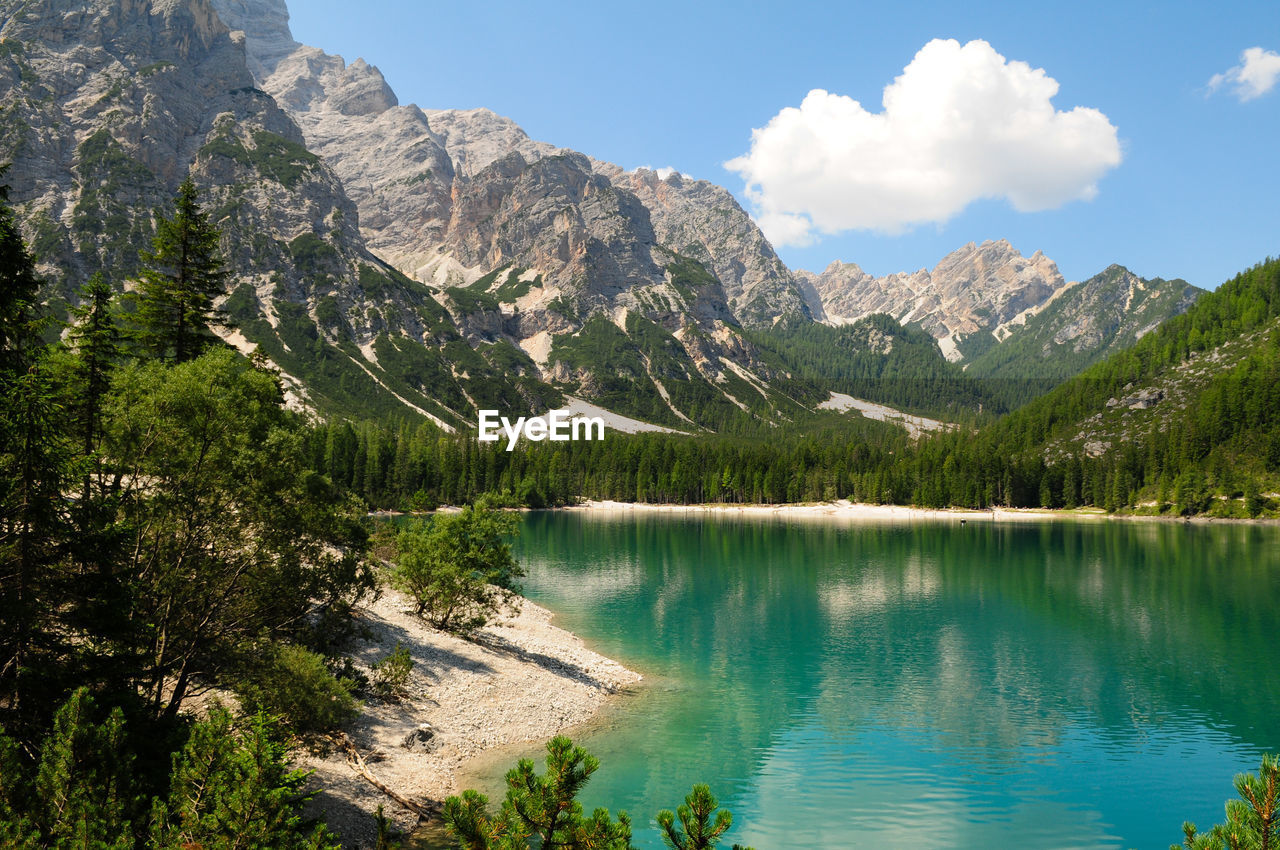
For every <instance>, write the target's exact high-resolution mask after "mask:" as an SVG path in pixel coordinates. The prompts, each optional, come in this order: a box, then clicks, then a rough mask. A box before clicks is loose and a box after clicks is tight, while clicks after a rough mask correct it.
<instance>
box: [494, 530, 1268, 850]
mask: <svg viewBox="0 0 1280 850" xmlns="http://www.w3.org/2000/svg"><path fill="white" fill-rule="evenodd" d="M1278 532H1280V530H1277V529H1274V528H1253V527H1247V526H1221V527H1202V526H1193V527H1185V526H1181V525H1172V524H1138V523H1118V522H1117V523H1065V522H1062V523H1046V524H1039V525H1010V526H993V525H990V524H977V523H970V524H968V525H967V526H965V527H961V526H959V525H958V524H957V525H952V524H949V523H932V524H915V525H868V524H863V525H853V524H837V523H832V522H824V523H816V522H815V523H805V522H794V521H792V522H785V521H770V520H763V521H762V520H750V519H742V518H737V517H714V516H699V517H671V516H658V515H645V514H639V515H622V516H613V517H600V516H587V515H583V514H534V515H531V516H530V517H529V518H528V519H527V521H526V523H525V527H524V531H523V535H522V537H521V539H520V541H519V544H518V548H519V550H520V555H521V558H522V560H523V562H524V563H525V565H526V567H527V568H528V570H529V578H528V580H527V582H526V589H527V593H528V595H529V596H530V597H532V598H533V599H535V600H537V601H539V602H540V603H542V604H545V605H547V606H548V607H550V608H551V609H553V610H555V611H557V612H558V613H559V614H560V616H559V619H558V621H557V622H559V623H560V624H561V625H563V626H565V627H566V628H569V629H572V630H574V631H576V632H578V633H579V634H581V635H582V636H583V637H585V638H586V639H587V640H588V641H589V642H591V643H592V644H593V645H594V647H595V648H597V649H599V650H600V651H602V652H604V653H605V654H607V655H611V656H612V657H614V658H617V659H619V660H621V661H623V662H624V663H628V664H630V665H631V666H633V667H635V668H637V669H639V670H641V671H647V672H653V673H658V674H660V676H659V677H651V681H650V683H649V684H648V686H647V687H645V688H643V689H642V691H641V693H640V694H639V695H637V696H635V697H630V698H628V699H627V700H626V701H625V702H624V703H623V704H622V705H620V706H619V707H618V708H617V710H616V711H615V712H613V715H612V716H610V717H607V718H606V719H605V721H604V722H602V723H601V724H598V725H597V727H596V728H593V729H591V730H583V731H580V732H579V733H577V734H575V736H574V737H575V739H576V740H578V741H579V742H580V743H583V744H584V745H585V746H586V747H587V748H588V749H589V750H590V751H591V752H592V753H594V754H595V755H597V756H598V757H599V758H600V760H601V763H602V767H601V769H600V771H599V772H598V773H597V774H596V776H595V777H594V778H593V780H592V782H591V784H590V785H589V786H588V788H587V791H586V793H585V794H584V798H583V802H584V805H585V806H586V807H587V809H588V810H590V809H591V808H592V807H594V806H597V805H606V806H609V807H610V808H612V809H614V810H617V809H620V808H621V809H626V810H628V811H629V812H631V813H632V815H633V818H634V820H635V823H636V826H637V840H636V844H637V846H639V847H644V848H649V847H653V848H656V847H659V846H661V845H660V842H659V841H658V838H657V834H656V831H655V829H654V825H653V822H652V817H653V815H654V814H655V813H656V812H657V811H658V810H659V809H661V808H674V807H675V805H676V804H677V803H679V802H680V801H681V799H682V798H683V796H684V794H686V793H687V792H688V789H689V787H690V786H691V785H692V784H693V783H694V782H699V781H705V782H708V783H710V784H711V786H712V790H713V791H714V792H715V793H716V794H717V796H719V798H720V799H721V801H722V802H723V803H724V804H725V805H727V806H729V807H730V808H731V809H732V810H733V812H734V817H735V822H736V824H737V826H735V828H734V830H733V833H732V835H731V839H732V840H733V841H738V842H742V843H751V844H754V845H755V846H756V847H757V848H759V850H765V848H783V847H800V846H804V847H846V846H852V845H855V844H856V845H858V846H867V847H900V846H912V847H993V846H1018V847H1045V848H1049V847H1053V848H1060V847H1115V848H1119V847H1138V848H1141V847H1160V848H1163V847H1167V846H1168V845H1169V844H1170V843H1174V842H1176V841H1177V840H1178V839H1179V838H1180V832H1179V827H1180V824H1181V822H1182V821H1183V820H1184V819H1192V820H1195V821H1197V822H1198V823H1202V824H1207V823H1212V822H1216V820H1218V819H1220V816H1221V812H1222V801H1223V800H1224V799H1225V798H1226V797H1227V796H1228V795H1229V794H1230V793H1231V777H1232V775H1233V774H1234V773H1236V772H1238V771H1241V770H1245V769H1254V768H1256V766H1257V762H1258V757H1259V755H1260V754H1261V753H1262V752H1263V751H1266V750H1273V751H1274V750H1277V749H1280V720H1278V719H1277V716H1276V707H1277V706H1278V705H1280V692H1278V691H1280V681H1278V680H1277V677H1275V676H1274V675H1272V674H1273V671H1274V670H1276V669H1277V667H1278V666H1280V664H1278V662H1280V642H1277V641H1276V640H1274V637H1273V636H1274V635H1275V634H1276V627H1277V624H1278V623H1277V619H1278V618H1277V615H1276V612H1277V610H1278V608H1277V602H1278V601H1280V546H1278V545H1277V543H1280V533H1278ZM523 754H528V755H533V756H535V757H537V756H538V755H539V754H540V748H538V747H531V748H528V749H526V750H524V751H523V752H513V753H504V754H502V760H501V761H495V762H493V763H491V764H490V765H488V766H486V767H484V768H482V769H480V770H479V772H478V774H477V775H476V776H474V777H472V779H473V780H474V783H473V784H477V785H478V786H480V787H481V788H482V789H483V790H485V791H486V792H487V793H490V794H491V795H494V796H501V794H500V790H501V776H502V773H503V772H504V770H505V769H506V768H507V767H509V766H510V765H511V764H512V763H513V762H514V760H515V758H516V757H518V756H519V755H523Z"/></svg>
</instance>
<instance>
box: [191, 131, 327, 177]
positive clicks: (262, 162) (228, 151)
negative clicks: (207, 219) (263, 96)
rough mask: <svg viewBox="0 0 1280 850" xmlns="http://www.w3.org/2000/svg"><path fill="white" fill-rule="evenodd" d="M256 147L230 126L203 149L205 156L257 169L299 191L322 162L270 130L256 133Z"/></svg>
mask: <svg viewBox="0 0 1280 850" xmlns="http://www.w3.org/2000/svg"><path fill="white" fill-rule="evenodd" d="M252 141H253V147H252V148H249V147H246V146H245V143H244V141H242V140H241V139H240V138H238V137H237V136H236V135H235V131H234V129H233V128H232V127H230V126H228V127H226V128H224V129H223V130H222V132H220V133H219V134H218V135H217V136H215V137H214V138H213V139H210V140H209V142H208V143H207V144H205V146H204V147H203V148H201V149H200V154H201V155H202V156H222V157H226V158H228V159H231V160H234V161H235V162H238V163H240V164H241V165H244V166H248V167H249V168H252V169H254V170H255V171H256V172H257V173H258V174H261V175H262V176H263V177H266V178H268V179H270V180H274V181H275V182H277V183H279V184H280V185H281V186H284V187H285V188H286V189H296V188H297V187H298V183H299V182H301V181H302V178H303V177H305V176H306V175H307V174H309V173H311V172H312V171H313V170H314V169H315V166H316V165H317V164H318V163H319V162H320V158H319V157H318V156H316V155H315V154H313V153H311V151H309V150H307V149H306V147H305V146H303V145H301V144H299V143H298V142H294V141H291V140H290V139H286V138H285V137H284V136H281V135H278V134H276V133H272V132H271V131H269V130H255V131H254V132H253V135H252Z"/></svg>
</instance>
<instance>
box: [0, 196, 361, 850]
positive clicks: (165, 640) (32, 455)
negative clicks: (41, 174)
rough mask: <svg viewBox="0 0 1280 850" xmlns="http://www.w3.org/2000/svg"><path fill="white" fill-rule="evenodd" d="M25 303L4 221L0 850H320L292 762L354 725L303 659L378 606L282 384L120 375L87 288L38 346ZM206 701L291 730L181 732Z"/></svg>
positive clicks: (351, 516) (176, 363)
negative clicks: (303, 749) (343, 623)
mask: <svg viewBox="0 0 1280 850" xmlns="http://www.w3.org/2000/svg"><path fill="white" fill-rule="evenodd" d="M3 198H4V192H3V191H2V190H0V199H3ZM38 290H39V281H38V280H37V279H36V277H35V275H34V272H33V263H32V259H31V257H30V255H29V254H28V253H27V252H26V249H25V246H24V245H23V244H22V241H21V239H20V238H19V236H18V233H17V230H16V228H15V227H14V225H13V217H12V213H11V212H10V210H9V208H8V206H7V205H6V204H3V203H0V610H3V611H4V616H3V617H2V618H0V843H3V844H4V845H5V846H13V847H25V848H37V847H67V846H93V847H112V848H132V847H141V846H154V847H164V848H177V847H179V846H192V845H199V846H236V845H235V844H234V843H233V842H242V843H243V844H245V845H247V846H261V847H282V848H292V847H299V848H301V847H316V848H318V847H328V846H332V840H331V837H330V836H329V835H328V833H327V832H325V831H324V830H323V829H322V828H315V827H313V826H309V825H306V824H304V823H303V821H302V819H301V816H300V807H301V805H302V803H303V802H305V795H303V794H302V793H301V786H302V782H303V780H304V778H305V777H304V776H303V775H302V774H299V773H296V772H292V771H289V770H288V769H287V768H286V766H285V763H286V759H285V752H286V749H287V746H288V742H289V740H290V736H291V735H292V734H298V733H305V732H308V731H312V730H314V731H320V730H328V729H330V728H332V726H333V724H338V723H341V722H342V721H343V719H344V717H346V716H349V714H350V707H351V702H350V696H349V694H347V695H346V700H345V701H344V700H343V699H342V696H343V694H344V693H346V686H345V685H343V684H342V683H341V682H340V681H339V680H337V679H335V678H334V677H333V676H332V675H331V674H329V673H328V672H327V669H326V667H327V663H326V661H325V660H324V659H321V658H320V656H318V655H316V654H315V653H314V652H313V651H312V650H311V649H310V648H309V647H307V646H305V644H307V643H309V642H311V641H313V640H316V641H317V642H319V641H318V639H317V635H316V632H315V631H314V630H313V627H312V622H313V619H314V621H315V622H316V623H321V622H324V621H325V620H326V616H325V612H326V611H330V610H333V609H336V608H343V607H344V606H349V605H351V604H352V601H353V600H355V599H357V598H358V597H359V596H360V595H362V594H363V593H366V592H368V591H369V590H370V589H372V586H373V576H372V573H371V572H370V570H369V567H368V566H367V564H366V563H365V560H364V547H365V539H366V535H365V533H364V531H363V529H362V527H361V526H360V524H359V519H360V517H359V513H358V511H357V510H355V505H353V504H352V503H351V502H349V501H348V500H347V499H346V497H344V496H342V495H341V494H340V493H339V492H338V491H337V490H335V488H333V486H332V485H331V484H330V483H329V482H328V481H327V480H326V479H325V478H324V477H323V476H322V475H320V474H318V473H316V472H315V471H313V470H312V469H310V468H309V466H308V464H307V461H306V456H307V453H306V450H305V449H306V437H307V434H308V431H307V430H306V427H305V423H304V422H303V421H302V420H301V419H299V418H298V417H296V416H294V415H293V414H291V413H289V412H288V411H287V410H285V408H284V407H283V405H282V403H281V400H282V393H281V386H280V383H279V381H278V379H277V377H276V376H275V375H273V374H271V373H269V372H266V371H263V370H261V369H259V368H256V367H255V366H254V365H253V364H252V363H251V362H249V361H247V360H245V359H244V358H242V357H240V356H239V355H237V354H235V353H234V352H232V351H230V350H228V349H225V348H213V349H211V350H209V351H207V352H205V353H203V354H199V355H198V356H197V355H196V352H194V351H193V350H191V349H190V348H183V347H181V346H174V345H170V346H169V347H168V348H167V349H166V350H165V351H163V352H157V353H158V354H160V355H162V357H158V358H144V359H138V360H130V359H129V358H128V357H127V356H126V353H125V352H123V351H122V350H121V348H120V346H119V345H118V342H119V340H118V337H119V331H118V328H117V327H116V324H115V315H116V309H115V304H114V299H113V297H112V295H111V289H110V287H109V286H107V285H106V284H105V283H104V282H103V281H102V280H101V279H95V280H93V281H91V282H90V284H89V285H88V286H87V287H86V289H85V290H84V293H83V296H84V297H83V303H82V306H81V307H80V308H79V309H78V310H77V311H76V312H75V315H74V318H75V322H76V324H75V326H74V328H72V329H71V331H70V332H69V333H68V334H67V335H66V342H65V343H62V342H55V343H53V344H49V343H46V342H45V338H44V336H42V330H43V325H44V320H43V319H42V318H41V317H40V315H39V312H38V307H37V301H36V299H37V293H38ZM148 292H149V291H148V290H146V289H143V290H142V291H140V293H139V296H138V297H139V300H140V302H141V303H140V304H139V312H145V310H147V309H148V307H149V305H148V304H147V303H146V301H147V299H148V298H149V297H150V296H149V294H148ZM51 336H52V337H53V338H54V339H57V338H58V336H59V335H58V334H53V335H51ZM175 350H176V351H178V352H182V353H184V355H189V356H181V357H177V356H170V355H172V354H173V353H174V352H175ZM144 353H145V352H144ZM264 658H267V659H270V662H269V663H267V664H264V663H263V661H262V660H261V659H264ZM215 688H224V689H233V690H237V691H239V693H240V695H241V698H242V701H243V702H245V703H246V704H251V703H254V702H257V703H258V704H261V705H263V706H264V707H269V708H270V709H271V710H273V711H276V712H279V713H280V714H281V715H283V719H282V718H281V717H272V718H268V717H266V716H263V715H256V716H246V717H243V718H241V719H239V720H236V719H234V718H232V716H231V715H230V714H229V713H227V712H226V711H223V710H221V709H217V708H214V709H212V710H211V711H210V712H209V713H208V716H207V719H206V720H204V721H202V722H199V723H195V722H193V721H192V720H191V718H190V716H189V714H188V713H187V712H186V711H184V709H186V708H189V706H190V705H191V703H192V700H193V699H194V698H195V697H196V696H198V695H200V694H203V693H207V692H208V691H209V690H210V689H215ZM290 688H294V689H295V690H292V691H291V690H290Z"/></svg>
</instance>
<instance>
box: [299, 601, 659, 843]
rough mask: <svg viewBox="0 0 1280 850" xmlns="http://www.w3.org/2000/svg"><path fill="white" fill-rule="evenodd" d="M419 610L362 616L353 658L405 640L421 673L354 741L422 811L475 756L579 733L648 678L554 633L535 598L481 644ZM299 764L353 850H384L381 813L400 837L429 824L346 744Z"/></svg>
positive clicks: (381, 606) (315, 808)
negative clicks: (443, 628) (432, 622)
mask: <svg viewBox="0 0 1280 850" xmlns="http://www.w3.org/2000/svg"><path fill="white" fill-rule="evenodd" d="M412 609H413V606H412V603H411V602H410V600H409V599H408V598H407V597H405V596H404V595H403V594H400V593H399V592H397V591H395V590H392V589H386V590H384V591H383V593H382V595H381V597H380V598H379V599H377V600H376V601H375V602H373V603H370V604H368V605H365V606H364V607H363V608H362V609H361V611H360V614H361V616H360V621H359V622H360V626H361V636H360V638H359V639H358V640H357V641H356V643H355V645H354V646H353V647H352V651H351V654H352V656H353V658H354V659H355V661H356V663H357V665H358V666H361V667H365V668H367V667H369V666H370V665H372V664H374V663H375V662H377V661H379V660H381V659H382V658H384V657H385V656H386V655H387V654H388V653H390V652H391V651H392V650H394V649H395V647H396V644H397V643H399V644H401V645H403V646H405V647H407V648H408V650H409V652H410V654H411V656H412V657H413V660H414V667H413V672H412V674H411V676H410V681H409V688H408V689H409V696H408V698H406V699H404V700H402V701H400V702H398V703H383V702H377V701H374V700H370V701H368V702H367V703H366V704H365V706H364V710H363V712H362V713H361V715H360V717H359V718H357V720H356V721H355V722H354V723H353V724H352V725H351V727H350V728H349V729H348V730H347V736H348V739H349V740H350V742H351V743H352V744H353V745H354V747H355V748H356V750H357V751H358V752H359V754H360V756H361V758H362V759H363V762H364V767H365V769H366V770H367V771H368V772H369V773H370V774H372V775H373V776H374V777H375V778H376V779H377V780H378V781H379V782H381V783H382V784H383V785H385V786H386V787H388V788H390V789H392V790H393V791H394V792H396V794H397V795H399V796H401V797H403V798H406V799H408V800H409V801H411V802H413V803H415V804H418V805H420V806H422V807H426V808H431V807H433V806H434V805H435V804H438V803H439V802H440V801H442V800H443V799H444V798H445V797H447V796H449V795H450V794H456V793H458V792H459V791H460V790H461V789H460V788H459V787H458V785H457V782H458V777H459V775H460V774H461V771H462V768H463V765H464V764H465V763H466V762H467V761H468V760H470V759H471V758H473V757H475V756H477V755H479V754H480V753H483V752H485V751H487V750H491V749H493V748H495V747H499V746H503V745H507V744H515V743H519V742H531V741H539V740H544V739H548V738H551V737H553V736H555V735H556V734H559V733H560V732H562V731H564V730H566V729H569V728H570V727H573V726H577V725H579V724H581V723H583V722H585V721H587V720H589V719H590V718H591V717H592V716H594V715H595V714H596V712H597V711H599V709H600V708H601V707H602V706H603V705H604V704H605V702H606V701H607V700H608V699H609V698H610V697H611V696H613V695H615V694H618V693H621V692H624V691H626V690H627V689H628V688H630V687H632V686H634V685H636V684H637V683H638V682H639V681H640V679H641V677H640V675H639V674H638V673H635V672H632V671H631V670H628V669H627V668H625V667H623V666H622V665H621V664H619V663H617V662H615V661H612V660H610V659H608V658H605V657H604V656H602V655H600V654H599V653H596V652H593V651H591V650H590V649H588V648H587V647H586V646H585V645H584V644H583V642H582V640H581V639H580V638H578V637H577V636H576V635H574V634H572V633H570V632H567V631H565V630H564V629H561V628H558V627H557V626H554V625H552V624H551V619H552V614H551V612H550V611H548V610H546V609H545V608H542V607H540V606H538V605H535V604H533V603H532V602H529V601H528V600H520V611H519V613H518V614H517V615H515V616H511V617H506V618H502V619H500V620H498V621H496V622H494V623H492V624H490V625H489V626H487V627H485V628H484V629H483V630H481V631H480V632H479V633H477V634H476V635H475V636H474V639H473V640H470V641H468V640H463V639H462V638H459V637H456V636H454V635H451V634H448V633H445V632H439V631H436V630H434V629H432V628H431V627H430V626H428V625H427V624H426V623H424V622H423V621H422V620H420V619H418V618H417V617H415V616H414V615H413V610H412ZM295 764H296V766H297V767H299V768H301V769H304V770H309V771H313V775H312V777H311V786H310V787H312V788H315V789H319V790H318V793H317V794H316V797H315V798H314V800H313V801H312V804H311V805H312V814H315V815H319V816H322V817H323V818H324V819H325V821H326V822H327V823H328V824H329V827H330V828H331V829H332V830H333V831H334V832H335V833H336V834H337V835H338V836H339V838H341V840H342V843H343V846H344V847H350V848H371V847H373V846H374V843H375V840H376V835H375V826H374V820H373V813H374V812H375V811H376V810H377V808H378V806H379V805H382V806H383V807H384V812H385V814H386V815H387V817H388V818H390V819H391V820H392V821H393V822H394V824H395V825H396V826H397V827H399V828H400V829H402V830H404V831H406V832H407V831H410V830H412V829H413V828H414V827H415V826H417V825H418V820H419V816H418V814H417V813H416V812H413V811H411V810H409V809H407V808H405V807H404V806H401V805H400V804H398V803H396V802H395V801H394V800H393V799H391V798H390V797H389V796H387V795H386V794H385V793H383V792H382V791H380V790H378V789H377V788H376V787H375V786H374V785H373V784H372V783H371V782H370V781H369V780H368V779H367V778H365V777H364V776H361V775H360V773H359V772H358V771H357V769H356V768H355V767H354V766H353V765H352V764H351V763H350V761H349V756H348V753H347V752H345V751H344V750H343V749H342V748H340V747H332V748H328V749H327V750H316V751H309V752H301V753H299V754H298V757H297V759H296V761H295Z"/></svg>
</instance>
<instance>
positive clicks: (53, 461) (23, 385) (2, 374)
mask: <svg viewBox="0 0 1280 850" xmlns="http://www.w3.org/2000/svg"><path fill="white" fill-rule="evenodd" d="M2 175H3V169H0V176H2ZM7 201H8V187H6V186H0V612H3V615H2V616H0V711H2V712H3V714H6V715H9V716H10V717H11V718H15V719H17V718H19V717H22V718H25V719H26V720H35V719H36V718H37V717H39V715H40V714H42V713H43V712H47V711H51V706H48V705H45V706H43V711H42V707H41V706H40V705H39V704H38V702H39V701H38V700H37V701H36V703H33V704H31V705H26V704H24V701H26V700H27V699H28V697H29V696H31V695H30V694H29V693H28V691H29V689H30V687H31V686H32V685H37V684H38V679H39V677H37V676H35V675H33V673H34V671H35V670H37V669H38V667H39V664H38V663H36V658H37V656H38V655H39V654H40V647H41V645H42V644H43V645H45V646H47V645H49V644H52V643H55V642H57V641H58V640H60V638H59V636H58V635H56V634H55V633H54V632H53V631H52V630H49V629H46V628H43V627H42V623H43V622H44V621H45V620H46V619H47V618H48V617H49V616H51V610H50V605H49V604H48V598H47V597H48V589H49V585H50V581H51V577H52V573H53V570H54V567H55V564H56V562H57V560H58V558H59V551H58V550H59V547H60V545H61V544H62V543H63V542H64V541H65V540H66V538H67V528H66V525H65V516H64V514H65V511H64V510H63V499H62V495H63V488H62V485H63V483H64V476H65V473H66V468H67V460H68V457H67V454H68V453H67V451H66V446H65V445H64V441H63V439H62V437H61V434H62V432H63V424H64V423H63V422H62V417H61V413H62V411H61V409H60V406H59V403H58V398H57V392H56V389H55V385H54V381H53V376H52V373H51V370H50V369H49V367H48V362H47V353H48V351H47V346H45V345H44V343H43V341H42V340H41V338H40V319H39V315H38V310H37V306H38V300H37V299H38V294H39V288H40V281H39V278H38V277H37V276H36V273H35V264H34V260H33V259H32V257H31V254H30V253H29V252H28V251H27V247H26V245H25V243H24V242H23V241H22V236H21V234H20V233H19V232H18V229H17V225H16V224H15V222H14V219H13V212H12V210H11V209H10V208H9V206H8V203H7ZM47 716H48V714H47V713H44V717H47ZM14 731H15V725H14V721H13V720H10V732H11V733H12V732H14ZM24 731H25V730H24ZM28 743H29V741H28Z"/></svg>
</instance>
